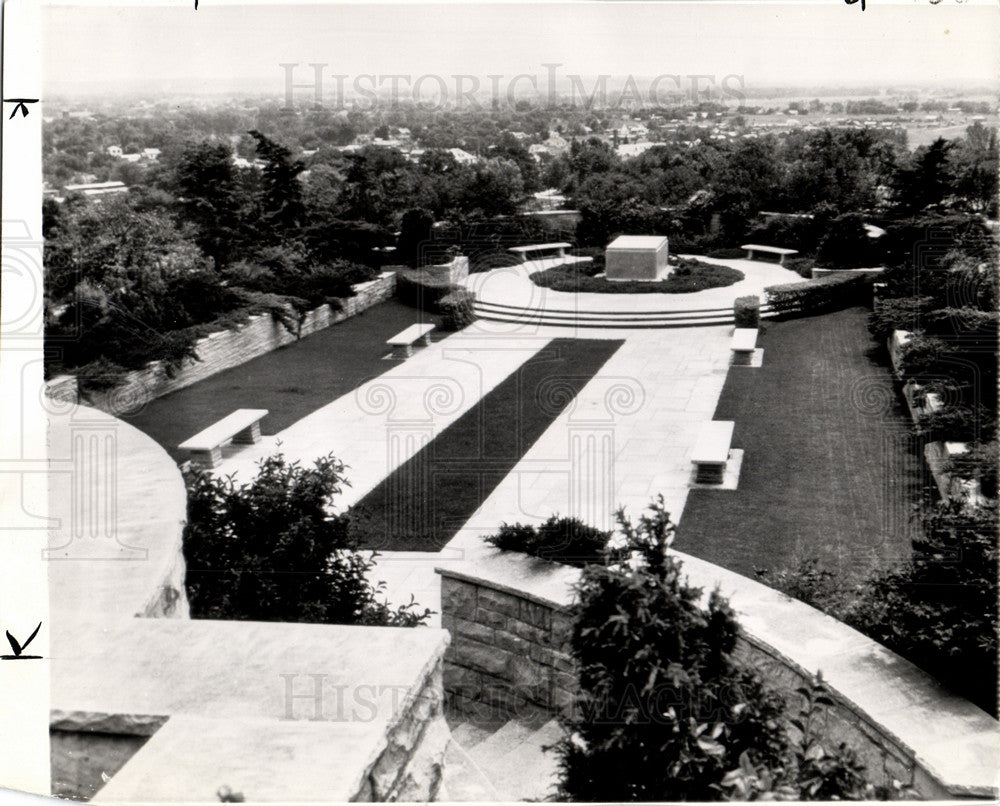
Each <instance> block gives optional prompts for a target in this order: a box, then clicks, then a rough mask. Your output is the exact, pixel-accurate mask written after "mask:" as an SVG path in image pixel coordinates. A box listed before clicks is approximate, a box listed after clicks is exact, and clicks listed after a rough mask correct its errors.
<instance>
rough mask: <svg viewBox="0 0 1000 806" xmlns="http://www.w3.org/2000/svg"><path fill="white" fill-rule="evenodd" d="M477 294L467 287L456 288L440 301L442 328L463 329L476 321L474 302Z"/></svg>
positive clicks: (439, 310)
mask: <svg viewBox="0 0 1000 806" xmlns="http://www.w3.org/2000/svg"><path fill="white" fill-rule="evenodd" d="M475 301H476V295H475V294H474V293H473V292H472V291H469V289H467V288H456V289H455V290H454V291H452V292H451V293H450V294H447V295H445V296H443V297H441V299H440V300H439V301H438V305H437V307H438V312H439V313H440V314H441V328H442V330H461V329H462V328H464V327H468V326H469V325H471V324H472V323H473V322H475V321H476V312H475V310H474V309H473V303H474V302H475Z"/></svg>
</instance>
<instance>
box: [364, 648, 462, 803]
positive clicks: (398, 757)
mask: <svg viewBox="0 0 1000 806" xmlns="http://www.w3.org/2000/svg"><path fill="white" fill-rule="evenodd" d="M442 663H443V662H442V660H440V659H439V660H438V662H437V663H436V664H435V666H434V668H433V670H432V671H431V673H430V674H429V675H428V676H427V677H426V678H425V679H424V680H423V683H422V685H421V683H420V681H414V686H416V687H418V689H417V694H416V696H415V697H414V698H413V699H412V701H411V702H410V707H409V708H407V709H406V710H405V711H404V713H403V716H402V717H401V718H400V719H399V720H398V721H397V723H396V724H395V725H394V726H393V727H392V728H391V729H390V730H389V731H388V733H387V735H386V744H385V747H384V749H383V750H382V752H381V754H380V755H379V757H378V759H377V760H376V762H375V763H374V764H373V765H372V767H371V768H370V769H369V770H368V771H367V773H366V775H365V777H364V779H363V782H362V786H361V789H360V790H359V791H358V792H357V794H356V795H355V796H354V797H353V798H352V800H354V801H366V802H368V801H377V802H387V801H421V802H425V803H426V802H427V801H432V800H434V798H435V796H436V795H437V792H438V789H439V787H440V786H441V777H442V774H443V771H444V754H445V751H446V750H447V749H448V743H449V742H450V741H451V731H450V730H449V728H448V723H447V722H446V721H445V718H444V695H443V688H442V676H443V668H442Z"/></svg>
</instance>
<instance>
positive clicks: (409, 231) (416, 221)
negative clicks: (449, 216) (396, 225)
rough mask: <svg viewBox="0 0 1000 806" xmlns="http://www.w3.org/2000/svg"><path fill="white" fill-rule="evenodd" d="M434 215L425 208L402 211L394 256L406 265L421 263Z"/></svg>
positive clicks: (427, 245)
mask: <svg viewBox="0 0 1000 806" xmlns="http://www.w3.org/2000/svg"><path fill="white" fill-rule="evenodd" d="M433 226H434V216H433V215H431V213H430V212H428V211H427V210H421V209H411V210H407V211H406V212H405V213H403V219H402V221H401V223H400V232H399V239H398V240H397V242H396V257H397V258H399V260H401V261H402V262H403V263H405V264H407V265H408V266H419V265H421V263H422V262H424V261H423V260H422V258H424V257H426V256H427V252H428V247H429V245H430V242H431V234H432V228H433Z"/></svg>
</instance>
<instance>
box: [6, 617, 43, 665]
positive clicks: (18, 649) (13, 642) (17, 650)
mask: <svg viewBox="0 0 1000 806" xmlns="http://www.w3.org/2000/svg"><path fill="white" fill-rule="evenodd" d="M40 629H42V622H40V621H39V622H38V626H37V627H35V631H34V632H33V633H32V634H31V635H29V636H28V640H27V641H25V642H24V643H23V644H21V643H18V640H17V639H16V638H15V637H14V636H13V635H11V634H10V630H7V631H6V632H7V642H8V643H9V644H10V648H11V649H12V650H13V651H14V654H13V655H0V660H39V659H40V658H41V657H42V656H41V655H22V654H21V653H22V652H24V650H25V649H27V648H28V644H30V643H31V642H32V641H34V640H35V636H36V635H38V631H39V630H40Z"/></svg>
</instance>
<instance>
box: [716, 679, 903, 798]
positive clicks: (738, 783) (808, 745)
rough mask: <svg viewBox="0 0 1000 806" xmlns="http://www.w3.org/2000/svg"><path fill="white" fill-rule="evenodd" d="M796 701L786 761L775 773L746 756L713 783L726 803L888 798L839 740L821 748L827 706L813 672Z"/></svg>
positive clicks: (824, 691)
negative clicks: (793, 732) (799, 701)
mask: <svg viewBox="0 0 1000 806" xmlns="http://www.w3.org/2000/svg"><path fill="white" fill-rule="evenodd" d="M796 693H797V694H799V695H800V696H801V697H802V706H801V707H800V709H799V712H798V715H797V716H796V717H795V718H794V719H792V720H791V724H792V725H793V726H794V727H795V728H796V730H797V738H796V739H794V740H793V741H792V747H791V750H792V752H791V757H790V758H789V759H788V760H787V761H786V763H785V764H784V765H782V766H780V767H778V768H777V769H776V770H771V769H768V768H767V766H766V765H763V764H759V765H754V763H753V762H752V761H751V760H750V756H749V754H748V753H745V752H744V753H743V754H741V755H740V759H739V762H740V763H739V766H738V767H737V768H736V769H734V770H731V771H729V772H728V773H726V776H725V777H724V778H723V779H722V782H721V784H720V785H719V790H720V791H722V792H723V793H724V796H725V799H726V800H739V801H747V800H799V801H817V800H824V801H825V800H867V799H871V798H873V797H876V796H879V797H881V799H883V800H884V799H886V796H887V795H888V794H889V793H887V792H884V791H883V792H880V791H879V790H877V789H876V788H875V787H874V786H872V785H871V784H870V783H868V781H867V780H866V779H865V775H864V772H865V767H864V765H862V764H861V762H860V761H859V760H858V756H857V753H855V752H854V750H852V749H851V748H850V747H848V746H847V745H846V744H845V743H844V742H841V743H840V744H839V745H837V747H836V748H834V749H833V750H832V751H831V750H829V749H828V748H827V747H825V746H824V745H823V741H822V734H821V732H820V726H821V725H825V724H826V719H827V709H828V708H830V707H831V706H833V700H832V699H831V698H830V694H829V691H828V690H827V688H826V686H825V685H824V684H823V677H822V675H820V674H817V675H816V677H815V678H814V679H810V680H808V681H807V682H806V684H805V685H803V686H800V687H799V688H798V689H796Z"/></svg>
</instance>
